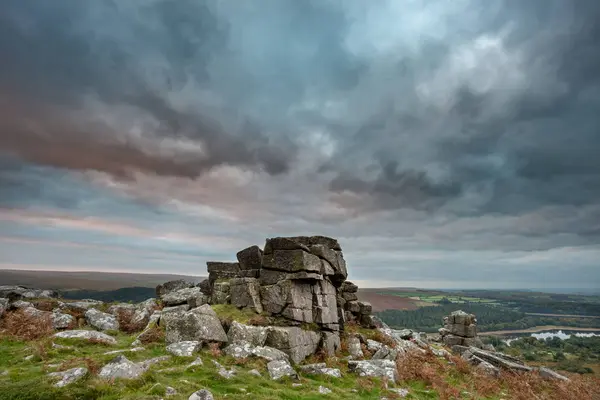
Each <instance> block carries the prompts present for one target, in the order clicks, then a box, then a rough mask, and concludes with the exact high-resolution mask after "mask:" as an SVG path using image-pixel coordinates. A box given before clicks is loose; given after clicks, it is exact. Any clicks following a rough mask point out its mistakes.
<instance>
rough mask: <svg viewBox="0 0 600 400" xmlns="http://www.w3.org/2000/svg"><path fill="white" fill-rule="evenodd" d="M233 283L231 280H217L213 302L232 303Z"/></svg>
mask: <svg viewBox="0 0 600 400" xmlns="http://www.w3.org/2000/svg"><path fill="white" fill-rule="evenodd" d="M230 291H231V284H230V283H229V281H217V282H215V283H214V284H213V290H212V296H211V299H210V302H211V304H229V303H230V299H231V296H230Z"/></svg>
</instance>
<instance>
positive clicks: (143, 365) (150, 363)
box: [137, 356, 171, 371]
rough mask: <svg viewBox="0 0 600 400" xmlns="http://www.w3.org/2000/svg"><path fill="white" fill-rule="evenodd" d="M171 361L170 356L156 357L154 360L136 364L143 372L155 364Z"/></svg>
mask: <svg viewBox="0 0 600 400" xmlns="http://www.w3.org/2000/svg"><path fill="white" fill-rule="evenodd" d="M169 359H171V356H158V357H154V358H150V359H148V360H144V361H141V362H139V363H137V365H138V366H139V367H140V368H141V369H142V370H144V371H147V370H148V369H149V368H150V367H151V366H153V365H155V364H159V363H161V362H163V361H167V360H169Z"/></svg>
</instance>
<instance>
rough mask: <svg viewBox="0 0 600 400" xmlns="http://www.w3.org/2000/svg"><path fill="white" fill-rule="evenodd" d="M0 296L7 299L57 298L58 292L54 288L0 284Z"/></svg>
mask: <svg viewBox="0 0 600 400" xmlns="http://www.w3.org/2000/svg"><path fill="white" fill-rule="evenodd" d="M0 297H2V298H7V299H9V301H15V300H21V299H55V298H58V293H57V292H56V291H54V290H45V289H32V288H28V287H25V286H7V285H0Z"/></svg>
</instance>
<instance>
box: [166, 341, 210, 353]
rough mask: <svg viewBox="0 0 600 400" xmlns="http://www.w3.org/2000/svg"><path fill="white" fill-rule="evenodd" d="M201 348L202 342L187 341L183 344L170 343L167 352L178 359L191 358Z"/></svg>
mask: <svg viewBox="0 0 600 400" xmlns="http://www.w3.org/2000/svg"><path fill="white" fill-rule="evenodd" d="M201 347H202V342H199V341H196V340H187V341H183V342H176V343H171V344H170V345H168V346H167V351H168V352H169V353H171V354H173V355H175V356H178V357H191V356H192V355H193V354H194V353H196V352H198V351H199V350H200V348H201Z"/></svg>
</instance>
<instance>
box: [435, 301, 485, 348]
mask: <svg viewBox="0 0 600 400" xmlns="http://www.w3.org/2000/svg"><path fill="white" fill-rule="evenodd" d="M439 333H440V335H441V336H442V342H443V343H444V344H445V345H447V346H450V347H451V346H456V345H459V346H475V347H482V345H483V343H482V342H481V340H480V339H479V338H478V337H477V319H476V318H475V315H473V314H468V313H466V312H464V311H462V310H459V311H454V312H452V313H451V314H450V315H448V316H447V317H444V327H443V328H441V329H439Z"/></svg>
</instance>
